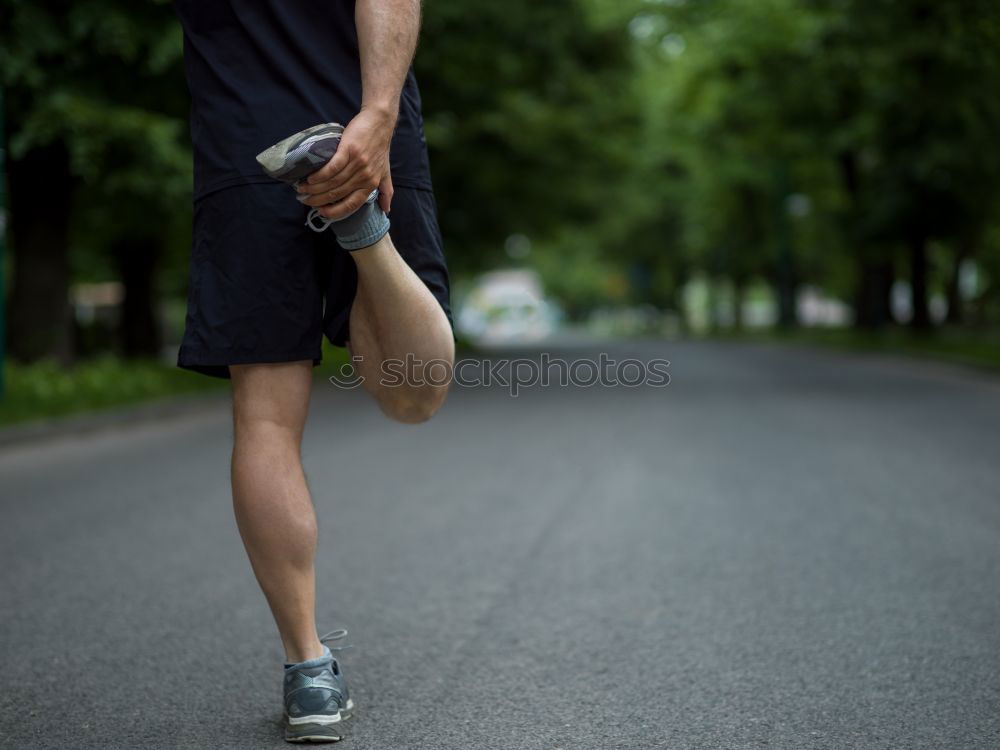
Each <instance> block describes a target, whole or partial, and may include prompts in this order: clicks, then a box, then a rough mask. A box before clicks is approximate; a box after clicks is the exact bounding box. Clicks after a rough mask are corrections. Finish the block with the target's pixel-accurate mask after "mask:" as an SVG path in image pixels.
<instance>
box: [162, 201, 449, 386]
mask: <svg viewBox="0 0 1000 750" xmlns="http://www.w3.org/2000/svg"><path fill="white" fill-rule="evenodd" d="M308 211H309V208H308V207H307V206H303V205H302V204H301V203H299V202H298V201H297V200H296V199H295V191H294V190H292V189H291V188H290V187H289V186H287V185H284V184H281V183H278V182H275V183H273V184H272V183H259V184H246V185H238V186H235V187H229V188H224V189H222V190H218V191H216V192H213V193H209V194H208V195H206V196H204V197H202V198H199V199H198V200H197V201H195V204H194V237H193V242H192V249H191V281H190V288H189V292H188V309H187V320H186V323H185V330H184V340H183V342H182V344H181V349H180V353H179V354H178V358H177V364H178V366H180V367H184V368H186V369H189V370H195V371H197V372H202V373H205V374H206V375H214V376H216V377H223V378H225V377H229V369H228V365H239V364H257V363H265V362H294V361H298V360H303V359H311V360H312V361H313V363H314V364H318V363H319V361H320V358H321V356H322V355H321V347H322V339H323V335H324V334H325V335H326V337H327V338H328V339H329V340H330V341H331V342H332V343H334V344H336V345H337V346H343V345H344V343H345V341H346V340H347V339H348V337H349V335H348V319H349V315H350V310H351V303H352V301H353V300H354V292H355V289H356V288H357V271H356V270H355V266H354V261H353V260H352V259H351V257H350V255H349V253H348V252H347V251H346V250H343V249H342V248H341V247H340V245H338V244H337V240H336V238H335V237H334V235H333V231H332V230H330V229H328V230H326V231H325V232H314V231H313V230H311V229H310V228H309V227H307V226H306V224H305V220H306V214H307V213H308ZM389 219H390V221H391V223H392V228H391V229H390V236H391V237H392V241H393V243H394V244H395V245H396V249H397V250H398V251H399V254H400V255H401V256H402V257H403V259H404V260H405V261H406V262H407V263H408V264H409V266H410V267H411V268H412V269H413V270H414V271H415V272H416V274H417V276H419V277H420V279H422V280H423V282H424V283H425V284H426V285H427V287H428V289H430V291H431V293H432V294H433V295H434V296H435V297H436V298H437V300H438V302H440V303H441V307H442V308H444V311H445V313H446V314H447V315H448V320H449V321H450V320H451V308H450V305H449V299H448V270H447V267H446V265H445V260H444V252H443V248H442V243H441V231H440V230H439V229H438V223H437V211H436V206H435V202H434V194H433V193H432V192H431V191H430V190H421V189H416V188H408V187H397V188H396V189H395V194H394V195H393V199H392V212H391V213H390V214H389Z"/></svg>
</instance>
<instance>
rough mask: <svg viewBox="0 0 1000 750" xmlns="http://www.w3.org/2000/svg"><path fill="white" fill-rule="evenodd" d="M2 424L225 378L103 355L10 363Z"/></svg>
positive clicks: (202, 386)
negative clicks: (67, 361)
mask: <svg viewBox="0 0 1000 750" xmlns="http://www.w3.org/2000/svg"><path fill="white" fill-rule="evenodd" d="M6 381H7V395H6V398H4V400H3V401H0V424H12V423H16V422H23V421H26V420H34V419H44V418H52V417H63V416H67V415H70V414H77V413H80V412H85V411H90V410H92V409H98V408H106V407H110V406H121V405H125V404H130V403H136V402H139V401H147V400H149V399H152V398H159V397H162V396H172V395H177V394H182V393H196V392H201V391H206V390H211V389H213V388H215V389H218V388H220V387H222V385H223V383H224V382H225V381H222V380H218V379H215V378H206V377H204V376H201V375H197V374H195V373H192V372H186V371H183V370H178V369H177V368H173V367H165V366H164V365H163V364H162V363H160V362H156V361H149V360H137V359H131V360H122V359H118V358H116V357H110V356H106V357H99V358H97V359H93V360H89V361H87V362H83V363H80V364H78V365H75V366H73V367H69V368H67V367H64V366H63V365H61V364H59V363H57V362H52V361H48V360H43V361H40V362H35V363H33V364H30V365H18V364H10V363H8V365H7V368H6Z"/></svg>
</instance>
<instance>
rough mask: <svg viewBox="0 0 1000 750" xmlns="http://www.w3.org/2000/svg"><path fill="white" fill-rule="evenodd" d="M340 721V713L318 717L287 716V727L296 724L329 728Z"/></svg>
mask: <svg viewBox="0 0 1000 750" xmlns="http://www.w3.org/2000/svg"><path fill="white" fill-rule="evenodd" d="M339 721H340V711H337V713H335V714H322V715H319V716H289V717H288V724H289V726H296V725H298V724H319V725H320V726H324V727H326V726H330V725H331V724H336V723H337V722H339Z"/></svg>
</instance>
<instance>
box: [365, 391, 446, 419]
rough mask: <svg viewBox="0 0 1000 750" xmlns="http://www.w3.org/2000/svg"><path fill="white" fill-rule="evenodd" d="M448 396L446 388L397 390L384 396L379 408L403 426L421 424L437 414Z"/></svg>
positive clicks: (380, 400)
mask: <svg viewBox="0 0 1000 750" xmlns="http://www.w3.org/2000/svg"><path fill="white" fill-rule="evenodd" d="M447 395H448V388H447V387H446V386H422V387H420V388H407V389H405V390H402V389H395V390H389V391H388V392H387V393H385V394H383V396H382V398H380V399H379V406H381V407H382V411H383V412H384V413H385V415H386V416H387V417H389V418H390V419H394V420H396V421H397V422H402V423H403V424H420V423H421V422H426V421H427V420H428V419H430V418H431V417H433V416H434V415H435V414H436V413H437V411H438V409H440V408H441V406H442V404H444V401H445V398H446V397H447Z"/></svg>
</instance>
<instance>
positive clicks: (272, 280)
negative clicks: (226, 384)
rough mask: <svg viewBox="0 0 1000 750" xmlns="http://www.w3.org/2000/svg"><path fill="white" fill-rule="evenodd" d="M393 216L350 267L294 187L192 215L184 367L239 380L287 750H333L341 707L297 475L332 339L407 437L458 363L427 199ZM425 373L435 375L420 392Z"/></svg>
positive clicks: (251, 543) (259, 188)
mask: <svg viewBox="0 0 1000 750" xmlns="http://www.w3.org/2000/svg"><path fill="white" fill-rule="evenodd" d="M392 208H393V210H392V214H391V216H390V218H391V220H392V229H391V231H390V234H389V235H386V236H385V237H384V238H382V239H381V240H379V241H378V242H377V243H376V244H374V245H372V246H370V247H367V248H364V249H361V250H356V251H353V252H350V253H349V252H347V251H345V250H343V249H342V248H341V247H340V246H339V245H338V244H337V242H336V240H335V238H334V236H333V233H332V232H322V233H316V232H313V231H312V230H310V229H309V228H308V227H306V226H305V223H304V222H305V215H306V213H307V210H306V209H305V208H304V207H303V206H302V205H301V204H300V203H299V202H298V201H297V200H296V199H295V193H294V191H292V190H291V189H290V188H289V187H288V186H285V185H280V184H250V185H242V186H238V187H231V188H226V189H223V190H220V191H217V192H215V193H210V194H209V195H207V196H205V197H203V198H201V199H200V200H199V201H197V202H196V204H195V223H194V242H193V250H192V259H191V289H190V295H189V302H188V316H187V325H186V330H185V336H184V342H183V344H182V347H181V350H180V354H179V358H178V364H179V365H180V366H181V367H185V368H188V369H193V370H197V371H200V372H204V373H206V374H210V375H215V376H220V377H231V378H232V383H233V415H234V446H233V456H232V486H233V505H234V510H235V515H236V521H237V525H238V527H239V530H240V535H241V537H242V538H243V542H244V545H245V547H246V550H247V554H248V556H249V558H250V563H251V565H252V566H253V570H254V573H255V575H256V577H257V580H258V582H259V583H260V586H261V589H262V590H263V592H264V595H265V596H266V597H267V601H268V604H269V605H270V608H271V611H272V613H273V615H274V619H275V622H276V624H277V627H278V631H279V633H280V636H281V640H282V643H283V645H284V650H285V659H286V680H285V682H286V712H288V714H289V717H288V722H289V724H288V726H289V729H288V732H287V733H286V737H288V738H289V739H310V740H311V739H335V738H336V736H338V732H339V730H337V729H336V728H335V727H331V725H333V724H336V722H339V720H340V715H339V714H337V713H336V708H337V701H339V702H340V704H341V705H343V703H344V701H345V699H346V692H345V689H344V687H343V685H342V684H341V685H340V686H339V687H338V682H337V674H339V665H337V663H336V660H332V661H331V659H332V657H331V655H330V652H329V651H328V650H327V648H326V647H325V646H324V645H323V644H321V643H320V640H319V638H318V636H317V630H316V621H315V596H316V595H315V588H316V587H315V570H314V558H315V550H316V540H317V521H316V514H315V512H314V509H313V503H312V499H311V497H310V493H309V488H308V486H307V484H306V479H305V474H304V472H303V469H302V462H301V443H302V435H303V430H304V427H305V421H306V416H307V413H308V407H309V397H310V392H311V388H312V366H313V365H314V364H315V363H316V362H318V361H319V359H320V357H321V344H322V337H323V336H324V335H326V336H327V337H328V338H329V339H330V340H331V341H332V342H333V343H335V344H338V345H347V346H348V347H349V348H350V351H351V353H352V355H353V356H354V358H355V363H356V364H355V367H356V369H357V370H358V373H359V374H360V375H361V376H362V377H363V378H364V387H365V389H366V390H367V391H368V393H370V394H371V395H372V397H373V398H374V399H375V401H376V402H377V404H378V405H379V407H380V408H381V409H382V411H383V412H385V413H386V414H387V415H388V416H389V417H391V418H393V419H396V420H398V421H401V422H408V423H414V422H421V421H424V420H426V419H428V418H429V417H430V416H431V415H433V414H434V412H435V411H437V409H438V408H439V407H440V406H441V404H442V403H443V401H444V398H445V395H446V392H447V385H441V384H440V383H441V377H440V369H441V364H440V363H441V362H442V361H444V362H445V363H448V365H449V366H450V364H451V363H452V362H453V360H454V339H453V336H452V331H451V324H450V322H449V312H448V310H449V308H448V278H447V270H446V267H445V262H444V256H443V253H442V249H441V238H440V232H439V230H438V227H437V220H436V216H435V207H434V198H433V194H432V193H430V191H426V190H417V189H411V188H405V187H398V188H397V190H396V194H395V197H394V200H393V206H392ZM397 248H398V249H397ZM387 360H398V361H400V362H406V363H408V366H407V368H405V370H404V372H405V373H406V375H407V377H406V379H405V382H402V383H399V382H393V383H391V384H389V383H383V382H381V381H382V371H381V368H382V365H383V363H384V362H386V361H387ZM421 363H433V364H432V366H433V367H435V368H436V370H437V371H436V372H435V373H433V376H430V373H428V375H429V376H428V377H425V376H424V372H423V371H422V368H421ZM331 668H332V671H333V673H334V674H333V676H331V674H330V672H331ZM340 682H341V683H342V678H341V680H340ZM289 690H291V691H292V693H293V697H292V698H289V695H290V693H289ZM296 691H297V692H296ZM334 698H336V699H337V700H336V701H335V700H334ZM327 704H329V705H327ZM289 705H291V706H292V708H291V709H289ZM310 705H316V706H319V708H315V709H311V708H310ZM295 722H298V724H295ZM310 732H312V733H313V734H310Z"/></svg>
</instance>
